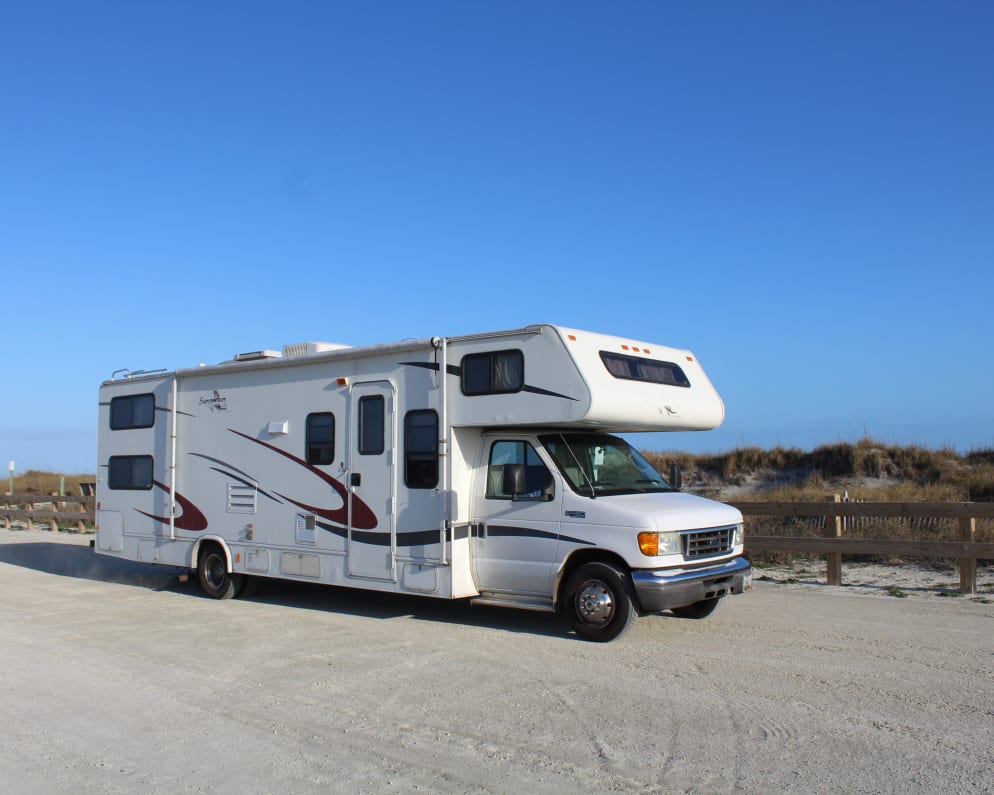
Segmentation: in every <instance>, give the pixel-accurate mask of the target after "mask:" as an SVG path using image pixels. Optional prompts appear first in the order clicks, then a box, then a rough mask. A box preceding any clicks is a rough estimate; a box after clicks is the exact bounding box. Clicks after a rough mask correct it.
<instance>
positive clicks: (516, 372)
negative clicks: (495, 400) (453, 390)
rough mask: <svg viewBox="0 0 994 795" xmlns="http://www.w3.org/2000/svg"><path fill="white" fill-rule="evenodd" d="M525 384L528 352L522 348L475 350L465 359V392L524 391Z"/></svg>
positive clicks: (488, 393) (463, 366)
mask: <svg viewBox="0 0 994 795" xmlns="http://www.w3.org/2000/svg"><path fill="white" fill-rule="evenodd" d="M524 386H525V356H524V354H523V353H522V352H521V351H492V352H490V353H472V354H470V355H469V356H464V357H463V360H462V391H463V394H464V395H497V394H502V393H507V392H520V391H521V390H522V389H523V388H524Z"/></svg>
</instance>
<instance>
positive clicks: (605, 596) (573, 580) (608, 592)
mask: <svg viewBox="0 0 994 795" xmlns="http://www.w3.org/2000/svg"><path fill="white" fill-rule="evenodd" d="M633 591H634V589H633V588H632V585H631V581H630V580H629V578H628V575H627V574H626V573H625V572H624V571H622V570H621V569H619V568H618V567H617V566H614V565H612V564H610V563H586V564H584V565H583V566H581V567H580V568H579V569H577V570H576V571H575V572H574V573H573V575H572V576H571V577H570V578H569V580H568V581H567V583H566V589H565V591H564V593H563V596H564V602H563V606H564V609H565V612H566V616H567V618H568V619H569V622H570V624H571V625H572V627H573V629H574V630H575V631H576V634H577V635H579V636H580V637H581V638H585V639H587V640H593V641H598V642H600V643H605V642H607V641H609V640H614V639H615V638H619V637H621V636H622V635H624V634H625V633H626V632H627V631H628V630H629V628H630V627H631V625H632V622H633V621H634V620H635V612H636V611H635V597H634V593H633Z"/></svg>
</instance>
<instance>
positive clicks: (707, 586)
mask: <svg viewBox="0 0 994 795" xmlns="http://www.w3.org/2000/svg"><path fill="white" fill-rule="evenodd" d="M632 581H633V582H634V584H635V593H636V595H637V596H638V600H639V605H641V608H642V612H643V613H659V612H662V611H663V610H669V609H670V608H671V607H683V606H684V605H691V604H693V603H694V602H700V601H702V600H704V599H712V598H714V597H720V596H727V595H728V594H739V593H742V592H743V591H748V590H749V589H750V588H751V587H752V566H750V565H749V561H748V560H746V559H745V558H734V559H732V560H727V561H723V562H722V563H719V564H717V565H714V566H707V567H704V568H699V569H651V570H650V569H639V570H636V571H633V572H632Z"/></svg>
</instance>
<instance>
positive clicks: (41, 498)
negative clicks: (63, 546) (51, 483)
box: [0, 494, 94, 533]
mask: <svg viewBox="0 0 994 795" xmlns="http://www.w3.org/2000/svg"><path fill="white" fill-rule="evenodd" d="M22 505H26V506H28V507H27V508H20V507H18V506H22ZM40 505H51V506H52V507H51V508H50V509H49V508H38V507H36V506H40ZM60 505H62V506H65V507H66V508H69V507H72V506H75V510H58V508H59V506H60ZM15 521H21V522H27V524H28V529H29V530H30V529H32V528H33V527H34V523H35V522H42V523H44V524H47V525H48V526H49V529H51V530H53V531H55V530H58V529H59V524H60V523H62V524H66V525H69V526H72V527H75V528H76V530H78V531H79V532H80V533H85V532H86V528H87V527H93V524H94V500H93V496H92V495H91V496H88V497H72V496H68V495H59V494H0V524H3V526H4V528H6V529H9V528H10V523H11V522H15Z"/></svg>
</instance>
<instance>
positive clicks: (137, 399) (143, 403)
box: [110, 393, 155, 431]
mask: <svg viewBox="0 0 994 795" xmlns="http://www.w3.org/2000/svg"><path fill="white" fill-rule="evenodd" d="M154 424H155V395H153V394H151V393H149V394H146V395H121V396H120V397H116V398H111V399H110V429H111V430H112V431H126V430H128V429H130V428H151V427H152V426H153V425H154Z"/></svg>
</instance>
